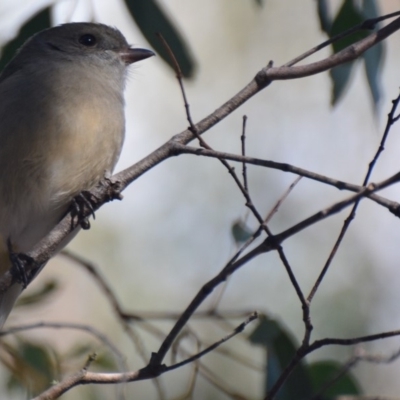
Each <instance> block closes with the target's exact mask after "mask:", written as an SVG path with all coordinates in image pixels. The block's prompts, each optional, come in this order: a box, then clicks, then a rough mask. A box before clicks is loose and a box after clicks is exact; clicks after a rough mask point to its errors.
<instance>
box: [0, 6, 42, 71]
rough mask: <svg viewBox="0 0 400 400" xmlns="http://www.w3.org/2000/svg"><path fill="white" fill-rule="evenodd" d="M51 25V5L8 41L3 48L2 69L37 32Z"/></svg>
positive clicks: (0, 66) (0, 68)
mask: <svg viewBox="0 0 400 400" xmlns="http://www.w3.org/2000/svg"><path fill="white" fill-rule="evenodd" d="M49 27H50V7H47V8H45V9H43V10H42V11H40V12H39V13H38V14H36V15H35V16H34V17H32V18H31V19H30V20H29V21H28V22H26V23H25V25H24V26H23V27H22V28H21V29H20V31H19V34H18V36H17V37H16V38H15V39H13V40H12V41H11V42H9V43H7V45H6V46H4V48H3V49H2V54H1V59H0V71H1V70H2V69H3V68H4V66H5V65H6V64H7V63H8V62H9V61H10V60H11V58H12V57H13V56H14V54H15V52H16V51H17V50H18V49H19V48H20V47H21V46H22V45H23V44H24V43H25V41H26V40H27V39H28V38H30V37H31V36H32V35H33V34H35V33H36V32H39V31H41V30H43V29H46V28H49Z"/></svg>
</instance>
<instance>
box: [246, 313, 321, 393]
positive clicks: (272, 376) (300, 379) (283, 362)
mask: <svg viewBox="0 0 400 400" xmlns="http://www.w3.org/2000/svg"><path fill="white" fill-rule="evenodd" d="M249 340H250V342H252V343H254V344H260V345H262V346H264V347H265V348H266V349H267V367H266V376H265V391H266V393H268V392H269V391H270V389H271V388H272V386H273V385H274V384H275V382H276V380H277V379H278V378H279V376H280V375H281V374H282V372H283V370H284V369H285V368H286V366H287V365H288V364H289V362H290V361H291V360H292V358H293V357H294V355H295V353H296V348H297V347H298V346H297V344H296V341H295V340H294V338H293V337H292V335H291V334H290V333H289V332H288V331H287V330H286V329H284V328H283V326H281V325H280V324H279V323H278V322H277V321H275V320H273V319H269V318H267V317H266V316H261V317H260V319H259V324H258V326H257V328H256V329H255V330H254V331H253V333H252V334H251V335H250V336H249ZM312 394H313V393H312V384H311V379H310V376H309V372H308V368H307V366H306V364H305V363H304V362H303V361H300V362H299V364H298V366H297V368H296V369H295V370H294V371H293V372H292V374H291V375H290V376H289V378H288V380H287V381H286V383H285V384H284V386H283V387H282V389H281V390H280V391H279V392H278V394H277V396H276V397H275V399H276V400H293V399H296V400H303V399H304V400H305V399H309V398H310V397H311V396H312Z"/></svg>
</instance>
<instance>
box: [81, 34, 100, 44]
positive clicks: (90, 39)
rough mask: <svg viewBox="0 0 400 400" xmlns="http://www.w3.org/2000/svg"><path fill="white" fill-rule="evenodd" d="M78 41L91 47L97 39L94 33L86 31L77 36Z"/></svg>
mask: <svg viewBox="0 0 400 400" xmlns="http://www.w3.org/2000/svg"><path fill="white" fill-rule="evenodd" d="M79 43H81V44H83V45H84V46H88V47H93V46H94V45H95V44H96V43H97V39H96V37H95V36H94V35H92V34H90V33H86V34H84V35H82V36H81V37H80V38H79Z"/></svg>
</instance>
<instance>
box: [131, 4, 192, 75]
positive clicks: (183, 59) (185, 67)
mask: <svg viewBox="0 0 400 400" xmlns="http://www.w3.org/2000/svg"><path fill="white" fill-rule="evenodd" d="M125 3H126V5H127V7H128V9H129V12H130V13H131V15H132V17H133V19H134V20H135V22H136V24H137V26H138V27H139V29H140V30H141V31H142V33H143V35H144V36H145V38H146V39H147V41H148V42H149V43H150V45H151V46H152V47H153V49H154V50H155V51H156V52H157V54H159V55H160V56H161V58H162V59H163V60H164V61H165V62H167V63H168V64H169V65H170V66H171V68H174V66H173V63H172V61H171V58H170V56H169V54H168V52H167V50H166V49H165V47H164V45H163V43H162V42H161V40H160V39H159V38H158V37H157V36H156V34H157V33H160V34H161V35H162V36H163V37H164V39H165V40H166V42H167V43H168V45H169V47H170V48H171V50H172V52H173V54H174V56H175V58H176V59H177V61H178V64H179V67H180V68H181V71H182V74H183V76H184V77H191V76H192V75H193V73H194V68H195V62H194V60H193V58H192V56H191V53H190V51H189V46H188V45H187V43H186V42H185V40H184V39H183V37H182V35H181V34H180V33H179V32H178V29H177V28H176V27H175V26H174V24H173V23H172V21H171V20H170V18H169V17H168V16H167V15H166V13H165V12H164V11H163V9H162V8H161V7H160V6H159V4H158V3H157V1H156V0H125Z"/></svg>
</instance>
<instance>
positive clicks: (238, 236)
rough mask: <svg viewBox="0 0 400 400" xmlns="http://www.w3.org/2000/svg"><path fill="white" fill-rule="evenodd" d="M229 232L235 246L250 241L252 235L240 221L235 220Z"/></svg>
mask: <svg viewBox="0 0 400 400" xmlns="http://www.w3.org/2000/svg"><path fill="white" fill-rule="evenodd" d="M231 232H232V236H233V239H234V240H235V242H236V244H241V243H244V242H245V241H246V240H248V239H250V238H251V236H252V234H253V232H252V231H251V230H250V228H249V227H248V226H246V224H245V223H244V222H243V221H241V220H237V221H236V222H235V223H234V224H233V225H232V229H231Z"/></svg>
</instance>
